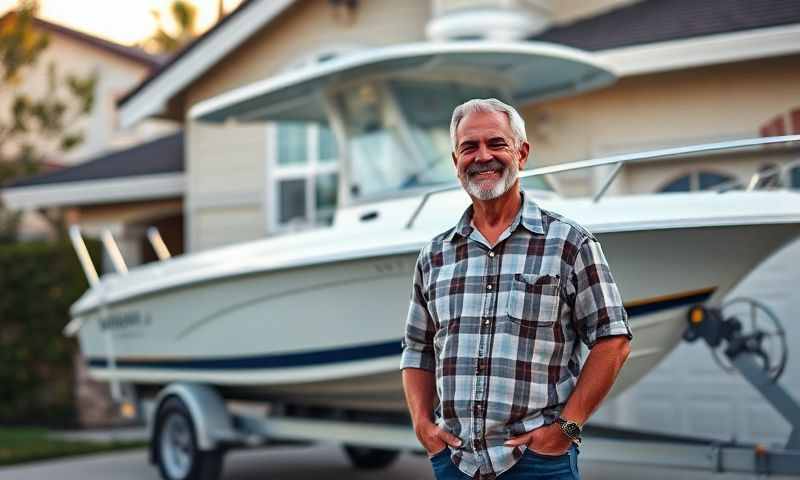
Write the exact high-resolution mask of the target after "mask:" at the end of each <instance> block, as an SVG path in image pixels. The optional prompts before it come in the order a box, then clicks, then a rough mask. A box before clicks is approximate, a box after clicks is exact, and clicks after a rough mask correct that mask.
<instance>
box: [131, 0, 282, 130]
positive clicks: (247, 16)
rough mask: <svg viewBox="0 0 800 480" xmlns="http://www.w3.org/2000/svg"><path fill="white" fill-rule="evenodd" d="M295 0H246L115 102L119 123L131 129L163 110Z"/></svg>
mask: <svg viewBox="0 0 800 480" xmlns="http://www.w3.org/2000/svg"><path fill="white" fill-rule="evenodd" d="M295 2H296V0H245V1H244V2H242V3H241V4H240V5H239V7H238V8H237V9H236V10H234V11H233V12H231V13H230V14H228V16H226V17H225V18H223V19H222V20H221V21H220V22H219V23H217V24H216V25H214V27H212V28H211V29H210V30H208V31H206V32H205V33H204V34H203V35H201V36H199V37H197V38H196V39H195V40H194V41H193V42H191V43H190V44H188V45H187V46H186V47H185V48H183V49H182V50H181V51H179V52H178V53H177V54H175V55H174V56H173V57H172V58H170V60H169V61H168V62H167V63H165V64H164V65H163V66H162V67H161V68H159V69H158V70H157V71H155V72H153V73H152V74H151V75H150V76H148V77H147V78H145V79H144V80H143V81H142V82H141V83H140V84H139V85H137V86H136V87H135V88H133V89H132V90H129V91H128V92H127V94H126V95H125V96H124V97H123V98H121V99H120V100H119V101H118V102H117V106H118V113H119V121H120V124H121V125H122V126H123V127H127V126H131V125H133V124H134V123H136V122H137V121H139V120H141V119H142V118H145V117H147V116H150V115H153V114H156V113H158V112H159V111H160V110H163V109H164V107H165V106H166V105H167V103H168V102H169V101H170V100H171V99H172V98H173V97H174V96H175V95H178V94H179V93H180V92H181V91H183V90H184V89H185V88H186V87H187V86H188V85H189V84H191V83H192V82H194V81H195V80H196V79H197V78H198V77H200V76H201V75H203V74H204V73H205V72H206V71H208V70H209V69H210V68H213V67H214V66H215V65H217V64H218V63H219V62H220V61H221V60H222V59H223V58H225V56H226V55H228V54H229V53H230V52H231V51H233V50H234V49H236V48H238V47H239V46H240V45H241V44H242V43H244V42H246V41H247V40H249V39H250V38H251V37H252V36H253V35H254V34H255V33H256V32H258V31H259V30H261V29H263V28H264V27H265V26H266V25H268V24H270V22H272V21H273V20H274V19H275V18H277V17H278V16H279V15H280V14H281V13H282V12H284V11H285V10H286V9H287V8H289V7H290V6H292V5H294V4H295Z"/></svg>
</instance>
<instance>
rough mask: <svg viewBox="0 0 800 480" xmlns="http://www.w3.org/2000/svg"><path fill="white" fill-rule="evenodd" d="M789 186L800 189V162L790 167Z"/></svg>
mask: <svg viewBox="0 0 800 480" xmlns="http://www.w3.org/2000/svg"><path fill="white" fill-rule="evenodd" d="M789 188H793V189H797V190H800V164H797V165H795V166H794V167H791V168H790V169H789Z"/></svg>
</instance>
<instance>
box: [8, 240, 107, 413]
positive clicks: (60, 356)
mask: <svg viewBox="0 0 800 480" xmlns="http://www.w3.org/2000/svg"><path fill="white" fill-rule="evenodd" d="M87 247H88V248H89V251H90V254H91V255H92V257H93V258H100V250H99V244H98V243H97V242H89V243H88V244H87ZM87 287H88V284H87V281H86V277H85V276H84V274H83V271H82V270H81V267H80V264H79V262H78V259H77V257H76V256H75V252H74V251H73V250H72V247H71V245H70V244H68V243H56V244H53V243H44V242H30V243H16V244H6V245H0V398H2V399H3V401H2V402H0V423H1V424H6V425H8V424H36V425H51V426H56V425H70V424H72V422H73V418H74V413H75V412H74V408H75V407H74V403H75V402H74V398H75V396H74V394H73V386H74V379H73V366H72V356H73V354H74V353H75V351H76V348H77V344H76V342H75V340H74V339H70V338H66V337H64V335H63V334H62V333H61V331H62V329H63V328H64V325H66V324H67V322H68V321H69V307H70V305H72V303H73V302H75V301H76V300H77V299H78V297H80V296H81V295H82V294H83V293H84V292H85V291H86V289H87Z"/></svg>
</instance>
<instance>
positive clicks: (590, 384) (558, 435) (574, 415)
mask: <svg viewBox="0 0 800 480" xmlns="http://www.w3.org/2000/svg"><path fill="white" fill-rule="evenodd" d="M630 350H631V348H630V340H628V337H626V336H623V335H615V336H613V337H604V338H601V339H599V340H597V342H596V343H595V345H594V347H592V349H591V350H590V351H589V356H587V357H586V361H585V362H584V364H583V368H582V369H581V373H580V375H579V376H578V383H577V384H576V385H575V389H574V390H573V391H572V394H570V396H569V399H568V400H567V403H566V405H565V406H564V409H563V410H562V412H561V416H562V417H563V418H565V419H567V420H571V421H573V422H577V423H579V424H581V425H584V424H585V423H586V421H587V420H589V417H590V416H591V415H592V413H594V411H595V410H597V407H599V406H600V403H601V402H602V401H603V399H604V398H605V397H606V395H608V392H609V391H610V390H611V387H612V386H613V385H614V380H616V378H617V375H618V374H619V371H620V370H621V369H622V365H623V364H624V363H625V360H626V359H627V358H628V354H629V353H630ZM571 442H572V440H570V439H569V437H567V436H566V435H565V434H564V432H562V431H561V427H560V426H559V425H558V424H557V423H551V424H550V425H547V426H544V427H541V428H537V429H536V430H533V431H531V432H528V433H526V434H524V435H520V436H518V437H514V438H512V439H511V440H509V441H507V442H506V445H507V446H510V447H516V446H518V445H523V444H525V445H535V446H536V449H535V451H536V452H537V453H542V454H545V455H561V454H563V453H564V452H566V451H567V449H568V448H569V445H570V443H571Z"/></svg>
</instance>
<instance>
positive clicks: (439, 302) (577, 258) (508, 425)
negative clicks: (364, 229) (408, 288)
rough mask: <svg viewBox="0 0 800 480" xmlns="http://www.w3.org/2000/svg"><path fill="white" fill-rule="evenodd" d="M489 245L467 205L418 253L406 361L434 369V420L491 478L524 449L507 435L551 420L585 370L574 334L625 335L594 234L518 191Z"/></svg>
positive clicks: (471, 466) (479, 473)
mask: <svg viewBox="0 0 800 480" xmlns="http://www.w3.org/2000/svg"><path fill="white" fill-rule="evenodd" d="M521 195H522V206H521V208H520V210H519V212H518V214H517V217H516V219H515V220H514V222H513V223H512V224H511V225H510V226H509V228H508V229H506V230H505V231H504V232H503V233H502V234H501V235H500V237H499V238H498V240H497V243H496V244H495V245H491V244H490V243H489V242H488V241H486V239H485V238H484V237H483V235H481V233H480V231H479V230H478V229H477V228H474V225H473V224H472V221H471V219H472V212H473V210H472V206H470V207H469V208H468V209H467V210H466V211H465V212H464V214H463V216H462V217H461V220H460V221H459V222H458V224H457V225H456V227H455V228H452V229H450V230H448V231H447V232H444V233H442V234H440V235H438V236H436V237H435V238H434V239H433V240H432V241H431V242H430V244H428V245H427V246H426V247H424V248H423V249H422V251H421V252H420V255H419V257H418V259H417V264H416V269H415V274H414V281H413V288H412V294H411V304H410V307H409V311H408V318H407V320H406V331H405V337H404V340H403V347H404V348H403V355H402V360H401V368H421V369H426V370H430V371H435V373H436V391H437V394H438V398H439V403H438V405H437V406H436V411H435V414H436V422H437V424H438V425H439V426H441V427H442V428H443V429H444V430H446V431H448V432H450V433H452V434H453V435H455V436H457V437H459V438H460V439H461V441H462V445H461V447H459V448H457V449H451V450H452V452H451V459H452V461H453V463H455V465H456V466H458V468H459V469H460V470H461V471H462V472H464V473H465V474H467V475H469V476H470V477H475V478H489V479H491V478H494V477H495V476H497V475H499V474H500V473H502V472H504V471H506V470H508V469H509V468H511V467H512V466H513V465H514V464H515V463H516V462H517V460H519V458H521V457H522V454H523V452H524V449H525V447H517V448H512V447H506V446H504V445H503V442H505V441H506V440H507V439H509V438H511V437H513V436H516V435H520V434H523V433H525V432H529V431H531V430H533V429H535V428H538V427H541V426H543V425H547V424H549V423H552V422H553V421H555V419H556V417H558V415H559V414H560V412H561V409H562V408H563V406H564V404H565V403H566V401H567V398H569V395H570V393H571V392H572V390H573V388H574V387H575V383H576V381H577V377H578V374H579V372H580V366H581V357H580V343H579V341H580V342H583V343H584V344H586V345H587V346H588V347H589V348H591V347H592V346H593V345H594V343H595V342H596V341H597V339H598V338H601V337H605V336H611V335H626V336H627V337H628V338H632V337H631V331H630V328H629V325H628V317H627V313H626V312H625V309H624V308H623V304H622V298H621V295H620V293H619V290H618V289H617V286H616V284H615V283H614V279H613V277H612V276H611V272H610V270H609V267H608V264H607V262H606V259H605V257H604V255H603V251H602V250H601V248H600V244H599V243H598V241H597V239H596V238H595V237H594V236H593V235H592V234H591V233H589V232H588V231H587V230H585V229H584V228H582V227H581V226H579V225H577V224H576V223H574V222H572V221H570V220H568V219H565V218H563V217H561V216H559V215H557V214H554V213H552V212H549V211H547V210H544V209H541V208H539V207H538V206H537V205H536V204H535V203H534V202H533V201H531V200H530V199H528V198H527V197H526V195H525V193H524V192H522V193H521Z"/></svg>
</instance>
